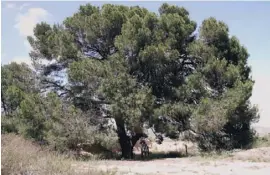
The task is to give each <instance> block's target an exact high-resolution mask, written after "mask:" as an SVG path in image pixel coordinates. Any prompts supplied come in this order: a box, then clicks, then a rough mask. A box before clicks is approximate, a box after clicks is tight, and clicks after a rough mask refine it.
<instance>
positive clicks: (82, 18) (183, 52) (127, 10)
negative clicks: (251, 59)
mask: <svg viewBox="0 0 270 175" xmlns="http://www.w3.org/2000/svg"><path fill="white" fill-rule="evenodd" d="M196 28H197V25H196V23H195V22H194V21H192V20H191V19H190V17H189V13H188V11H187V10H186V9H184V8H181V7H177V6H171V5H168V4H163V5H162V6H161V7H160V8H159V14H155V13H152V12H149V11H148V10H147V9H145V8H141V7H126V6H121V5H111V4H106V5H103V6H102V8H98V7H95V6H92V5H90V4H87V5H83V6H81V7H80V8H79V10H78V12H77V13H75V14H74V15H73V16H71V17H68V18H66V19H65V20H64V21H63V23H62V24H57V25H53V26H50V25H48V24H46V23H44V22H42V23H40V24H37V25H36V27H35V29H34V37H28V39H29V42H30V44H31V46H32V48H33V51H32V52H31V53H30V56H31V58H32V60H33V63H34V66H35V68H36V71H37V72H38V76H39V79H40V82H41V83H42V85H43V86H42V87H43V88H45V89H50V90H51V91H52V90H53V91H55V92H57V93H58V94H59V96H61V97H63V98H65V99H67V100H69V101H71V102H72V103H73V104H74V105H75V106H76V107H77V108H79V109H81V110H82V111H84V112H87V111H94V112H95V114H96V115H94V116H97V118H99V119H102V118H113V119H115V121H116V125H117V135H118V138H119V143H120V145H121V148H122V156H123V157H125V158H128V157H130V156H132V154H131V152H132V148H133V146H134V144H135V143H136V141H137V139H138V138H139V137H140V136H142V135H143V127H144V125H148V126H149V127H154V128H155V131H156V132H160V133H165V134H167V135H168V136H170V137H177V135H179V133H180V132H183V131H186V130H192V131H194V132H195V133H197V140H198V141H199V146H200V147H201V148H202V149H204V150H209V149H223V148H227V149H230V148H235V147H242V146H246V145H248V144H249V143H250V142H251V141H252V136H253V132H252V130H251V128H250V125H251V122H254V121H255V120H256V119H258V114H257V109H256V108H255V107H253V106H251V104H250V101H249V98H250V96H251V93H252V87H253V84H254V81H252V79H251V77H250V67H249V66H248V65H247V59H248V56H249V55H248V52H247V50H246V49H245V48H244V47H243V46H242V45H241V44H240V43H239V41H238V40H237V38H236V37H234V36H233V37H230V36H229V29H228V26H227V25H226V24H224V23H223V22H221V21H218V20H216V19H214V18H209V19H206V20H204V21H203V23H202V25H201V26H200V29H199V33H196V32H195V31H196ZM44 61H50V63H49V64H48V63H47V64H45V63H44ZM60 75H63V76H64V78H66V79H67V81H61V79H60V80H59V76H60ZM104 113H106V115H104ZM98 121H102V120H98ZM128 131H130V132H131V133H132V134H131V136H128V134H127V132H128Z"/></svg>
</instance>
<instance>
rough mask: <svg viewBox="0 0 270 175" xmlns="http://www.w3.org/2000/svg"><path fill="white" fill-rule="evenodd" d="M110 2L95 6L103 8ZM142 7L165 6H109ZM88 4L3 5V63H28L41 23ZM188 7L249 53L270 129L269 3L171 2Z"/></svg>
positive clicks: (259, 101)
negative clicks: (223, 28) (223, 27)
mask: <svg viewBox="0 0 270 175" xmlns="http://www.w3.org/2000/svg"><path fill="white" fill-rule="evenodd" d="M104 3H108V2H92V4H93V5H98V6H101V5H102V4H104ZM110 3H114V4H123V5H129V6H133V5H139V6H142V7H145V8H147V9H149V10H150V11H153V12H157V10H158V8H159V7H160V5H161V4H162V3H163V2H160V1H159V2H110ZM81 4H85V2H76V1H73V2H50V1H47V2H38V1H36V2H8V1H7V2H2V8H1V10H2V12H1V13H2V33H1V36H2V45H1V47H2V52H1V63H2V64H7V63H9V62H10V61H17V62H29V57H28V52H29V50H30V46H29V44H28V42H27V41H26V36H28V35H32V34H33V27H34V26H35V24H36V23H38V22H40V21H46V22H48V23H50V24H53V23H60V22H62V21H63V20H64V19H65V18H66V17H68V16H71V15H72V14H73V13H74V12H76V11H77V10H78V8H79V5H81ZM169 4H175V5H178V6H183V7H185V8H186V9H187V10H188V11H189V12H190V17H191V19H193V20H195V21H196V22H197V24H198V25H200V23H201V22H202V20H204V19H205V18H208V17H210V16H213V17H215V18H216V19H218V20H222V21H224V22H225V23H226V24H227V25H228V26H229V29H230V34H231V35H235V36H237V37H238V39H239V40H240V42H241V43H242V44H243V45H244V46H245V47H246V48H247V49H248V52H249V54H250V58H249V64H250V65H251V66H252V77H253V79H254V80H255V86H254V89H253V95H252V98H251V102H252V103H253V104H257V105H258V106H259V110H260V114H261V119H260V121H259V123H258V124H257V125H259V126H264V127H270V102H269V99H270V33H269V29H270V18H269V16H270V2H256V1H254V2H169Z"/></svg>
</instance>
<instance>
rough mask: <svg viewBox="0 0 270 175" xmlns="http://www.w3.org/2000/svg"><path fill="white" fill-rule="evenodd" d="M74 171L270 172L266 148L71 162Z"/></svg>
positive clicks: (204, 174) (202, 174)
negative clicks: (169, 156) (136, 159)
mask: <svg viewBox="0 0 270 175" xmlns="http://www.w3.org/2000/svg"><path fill="white" fill-rule="evenodd" d="M73 167H74V168H75V167H76V168H75V169H76V170H77V171H78V172H84V173H85V172H88V171H89V170H93V169H100V170H103V171H107V170H108V171H111V170H113V171H117V173H116V174H119V175H120V174H128V175H135V174H147V175H154V174H157V175H167V174H168V175H176V174H181V175H195V174H196V175H238V174H239V175H242V174H256V175H262V174H263V175H266V174H269V172H270V147H264V148H256V149H251V150H245V151H243V150H242V151H235V152H231V153H222V154H221V155H219V156H217V155H212V156H211V155H208V156H194V157H185V158H166V159H156V160H149V161H116V160H100V161H87V162H76V163H73Z"/></svg>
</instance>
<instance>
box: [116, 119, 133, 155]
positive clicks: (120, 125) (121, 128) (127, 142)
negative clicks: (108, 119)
mask: <svg viewBox="0 0 270 175" xmlns="http://www.w3.org/2000/svg"><path fill="white" fill-rule="evenodd" d="M115 122H116V126H117V135H118V139H119V144H120V147H121V151H122V156H121V157H122V158H124V159H132V158H133V145H132V142H131V139H130V138H129V137H128V135H127V133H126V130H125V123H124V121H123V120H121V119H116V120H115Z"/></svg>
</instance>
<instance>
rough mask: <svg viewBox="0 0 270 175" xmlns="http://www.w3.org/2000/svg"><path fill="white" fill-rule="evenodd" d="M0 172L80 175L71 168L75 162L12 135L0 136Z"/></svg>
mask: <svg viewBox="0 0 270 175" xmlns="http://www.w3.org/2000/svg"><path fill="white" fill-rule="evenodd" d="M1 141H2V148H1V159H2V160H1V171H2V174H3V175H13V174H14V175H15V174H16V175H17V174H24V175H30V174H35V175H54V174H61V175H62V174H64V175H76V174H82V173H81V172H78V171H76V169H75V168H74V167H72V166H71V165H72V163H73V162H74V161H75V160H73V159H72V158H68V157H67V156H64V155H59V154H57V153H53V152H49V151H48V150H44V149H42V148H41V147H40V146H38V145H35V144H33V143H32V142H31V141H28V140H25V139H23V138H21V137H20V136H17V135H14V134H6V135H1ZM83 174H85V175H86V174H91V175H103V174H104V175H105V174H106V175H107V174H115V172H96V171H95V170H91V171H88V172H85V173H83Z"/></svg>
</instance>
